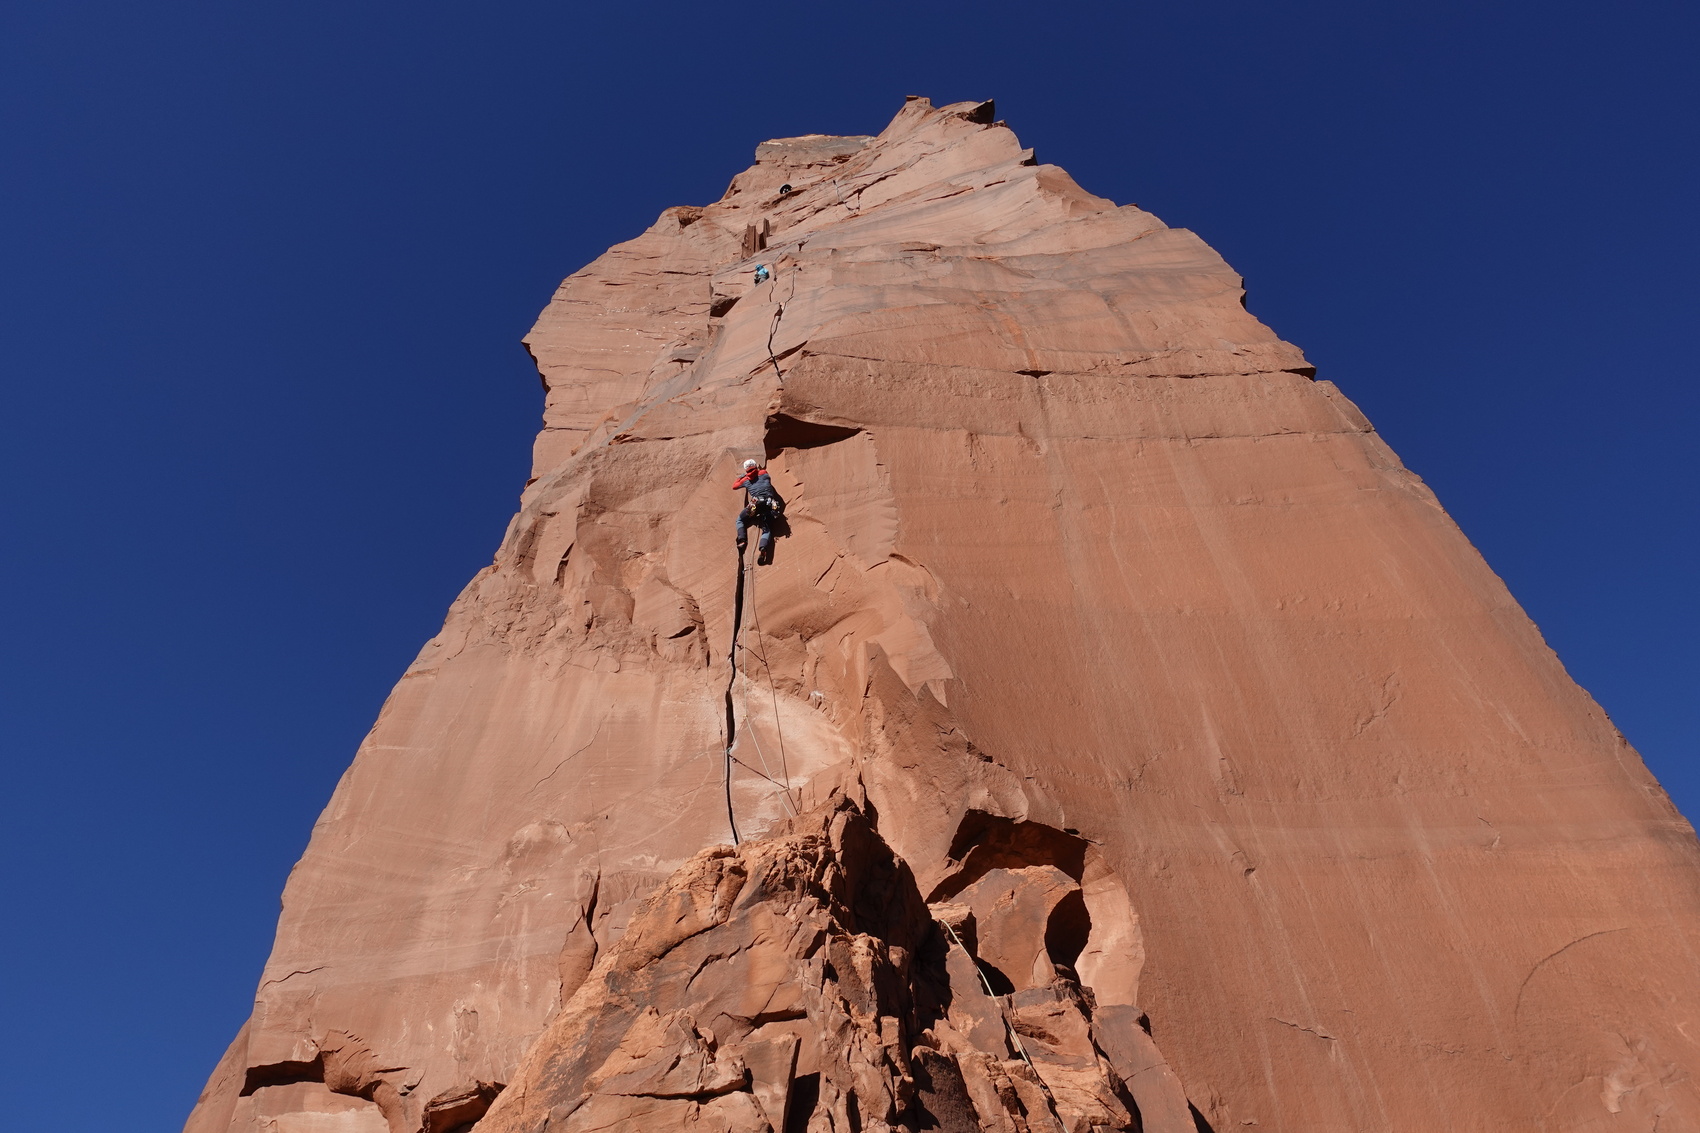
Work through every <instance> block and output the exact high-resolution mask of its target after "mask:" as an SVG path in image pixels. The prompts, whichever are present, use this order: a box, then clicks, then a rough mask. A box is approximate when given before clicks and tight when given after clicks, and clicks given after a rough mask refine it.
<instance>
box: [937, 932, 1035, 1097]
mask: <svg viewBox="0 0 1700 1133" xmlns="http://www.w3.org/2000/svg"><path fill="white" fill-rule="evenodd" d="M939 924H941V925H944V930H945V931H946V932H948V933H950V938H951V939H952V940H954V941H956V946H957V947H958V948H960V949H962V953H963V955H965V956H967V957H968V960H969V962H970V963H972V964H973V965H974V972H975V974H976V975H978V976H979V977H980V986H981V987H983V988H985V989H986V994H987V995H989V996H991V997H992V1002H993V1003H996V1004H997V1005H998V1018H1000V1019H1002V1020H1003V1025H1004V1030H1006V1031H1008V1032H1009V1038H1010V1041H1011V1042H1012V1043H1014V1044H1015V1053H1016V1054H1019V1055H1020V1056H1021V1061H1023V1062H1025V1063H1026V1064H1027V1069H1029V1070H1031V1071H1033V1078H1034V1080H1035V1081H1037V1082H1038V1083H1039V1089H1041V1090H1043V1091H1044V1092H1045V1100H1046V1101H1048V1102H1050V1103H1051V1108H1053V1109H1055V1108H1056V1104H1057V1099H1056V1098H1054V1097H1052V1096H1051V1088H1050V1087H1049V1086H1047V1085H1045V1078H1044V1076H1043V1075H1042V1074H1040V1073H1039V1068H1038V1067H1037V1066H1034V1065H1033V1060H1032V1059H1031V1058H1028V1057H1027V1048H1026V1047H1025V1046H1023V1045H1022V1043H1021V1035H1020V1034H1019V1033H1018V1032H1017V1031H1016V1029H1015V1024H1014V1023H1011V1022H1010V1021H1009V1013H1008V1012H1007V1011H1005V1010H1004V1002H1003V996H1001V995H999V994H998V993H997V992H995V991H993V990H992V981H991V980H989V979H987V978H986V973H985V970H984V969H982V968H981V967H980V962H979V961H978V960H976V959H974V953H972V952H970V951H968V946H967V945H966V944H964V943H962V938H961V937H960V936H957V935H956V930H955V929H954V928H952V927H951V926H950V922H949V921H940V922H939Z"/></svg>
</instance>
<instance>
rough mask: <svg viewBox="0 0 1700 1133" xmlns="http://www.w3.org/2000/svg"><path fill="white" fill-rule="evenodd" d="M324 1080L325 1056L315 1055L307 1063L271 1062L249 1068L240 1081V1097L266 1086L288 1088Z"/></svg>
mask: <svg viewBox="0 0 1700 1133" xmlns="http://www.w3.org/2000/svg"><path fill="white" fill-rule="evenodd" d="M324 1080H325V1056H324V1055H323V1054H316V1055H314V1056H313V1057H312V1059H311V1060H309V1061H307V1062H271V1063H267V1064H266V1065H264V1066H250V1067H248V1071H247V1073H246V1074H245V1075H244V1076H243V1079H242V1092H241V1094H240V1095H238V1096H240V1097H244V1098H245V1097H248V1096H249V1095H251V1094H252V1093H253V1092H254V1091H255V1090H259V1089H264V1088H265V1087H267V1086H288V1085H293V1084H294V1083H296V1082H323V1081H324Z"/></svg>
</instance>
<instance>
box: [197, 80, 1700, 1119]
mask: <svg viewBox="0 0 1700 1133" xmlns="http://www.w3.org/2000/svg"><path fill="white" fill-rule="evenodd" d="M1244 298H1245V293H1244V290H1243V288H1242V283H1241V280H1240V278H1239V276H1238V275H1236V274H1235V273H1234V271H1233V270H1232V269H1231V268H1230V267H1229V266H1228V265H1227V264H1226V263H1224V262H1223V261H1222V259H1221V257H1219V256H1218V255H1217V254H1216V253H1215V252H1214V251H1212V250H1211V249H1210V247H1209V246H1208V245H1206V244H1205V243H1204V242H1203V241H1202V240H1201V239H1200V238H1199V237H1198V236H1196V235H1194V234H1193V233H1191V232H1188V231H1186V230H1183V229H1173V228H1169V227H1168V226H1166V225H1165V224H1163V222H1162V221H1160V220H1158V219H1157V218H1156V217H1154V216H1152V215H1151V214H1149V213H1147V212H1144V211H1142V210H1141V209H1139V208H1137V207H1135V206H1133V205H1119V206H1118V205H1116V204H1115V203H1113V202H1112V201H1109V200H1106V199H1105V198H1102V197H1099V196H1096V195H1094V194H1092V193H1090V192H1088V191H1087V190H1085V189H1083V188H1081V187H1080V186H1079V185H1077V184H1076V183H1075V182H1074V180H1073V179H1072V178H1071V177H1070V176H1069V175H1068V174H1067V173H1066V172H1064V171H1063V170H1062V169H1060V168H1057V167H1056V166H1052V165H1044V164H1040V163H1038V161H1037V160H1036V159H1035V157H1034V155H1033V151H1031V150H1028V149H1024V148H1023V147H1022V144H1021V142H1020V141H1019V140H1017V138H1016V136H1015V134H1014V133H1013V132H1012V131H1011V130H1010V129H1009V128H1008V127H1007V126H1006V125H1005V124H1004V123H1003V122H1001V121H998V120H996V116H995V110H994V108H993V106H992V104H991V103H990V102H983V103H958V104H954V105H949V106H941V107H935V106H933V105H932V104H931V103H930V102H928V101H927V100H926V99H920V98H911V99H909V100H908V101H906V102H905V104H904V106H903V108H902V109H901V110H900V111H899V112H898V114H897V116H896V117H895V118H894V119H893V120H892V121H891V123H890V124H889V125H888V126H887V127H886V128H885V129H884V130H883V131H882V132H881V133H880V134H879V135H878V136H874V137H836V136H828V135H814V134H811V135H805V136H802V137H795V138H778V139H774V140H771V141H767V142H763V143H761V144H760V145H759V146H758V147H757V149H756V153H755V162H754V164H753V165H752V166H751V167H750V168H748V169H747V170H745V171H744V172H742V173H740V174H738V175H737V176H736V177H735V178H734V179H733V180H732V183H731V185H730V186H729V187H728V189H727V191H726V193H725V195H724V196H723V197H722V198H721V199H720V200H718V201H716V202H714V203H712V204H708V205H705V206H680V207H675V208H670V209H668V210H666V211H665V212H663V213H662V214H661V216H660V217H659V218H658V219H657V220H656V221H655V223H654V224H652V225H651V226H650V227H649V228H648V230H646V231H645V232H643V233H641V234H640V235H638V236H636V237H635V238H634V239H632V240H629V241H627V242H626V243H623V244H619V245H616V246H615V247H613V248H611V249H610V250H609V251H608V252H607V253H605V254H604V255H603V256H601V257H600V258H598V259H597V260H596V261H595V262H593V263H591V264H590V265H588V266H586V267H584V268H582V269H580V270H579V271H576V272H574V273H573V274H572V275H570V276H568V277H567V278H566V279H565V280H564V281H563V282H562V284H561V286H560V288H559V289H558V290H557V291H556V293H555V295H554V297H553V298H552V299H551V301H550V303H549V305H548V306H547V307H546V308H545V309H544V311H543V312H542V314H541V315H540V317H539V318H538V321H537V323H536V325H535V327H534V328H533V329H532V330H531V332H530V333H529V334H528V335H527V336H526V339H525V342H526V345H527V347H528V348H529V350H530V351H531V354H532V356H533V357H534V358H535V359H536V363H537V368H538V371H539V372H540V374H541V375H542V379H543V383H544V387H545V389H546V391H547V395H546V399H545V405H544V412H543V425H542V430H541V432H540V433H539V435H538V438H537V441H536V445H535V448H534V452H533V466H532V473H531V479H530V480H529V482H528V483H527V485H526V487H525V489H524V493H523V496H522V498H521V504H520V509H519V512H518V514H517V515H516V516H515V517H514V519H513V521H512V522H511V524H510V525H509V527H508V530H507V533H506V535H505V536H504V538H503V540H502V543H501V546H500V547H499V548H498V549H497V552H496V555H495V559H494V561H493V562H492V564H491V565H490V566H489V567H487V568H485V569H484V570H482V571H480V572H479V573H478V574H477V575H476V576H475V577H474V578H473V579H472V580H471V582H470V583H469V584H468V585H467V587H466V589H465V590H464V591H463V592H462V594H461V595H460V597H459V598H458V599H457V600H456V601H455V603H454V605H453V606H452V608H451V609H450V610H449V613H448V618H447V621H446V623H445V624H444V626H443V628H442V630H441V632H440V633H438V634H437V636H436V637H434V638H432V639H431V640H430V641H429V642H428V643H427V644H426V645H425V646H424V648H423V649H422V650H421V651H420V654H419V656H418V658H417V659H416V660H415V661H414V662H413V664H412V665H411V666H410V667H409V668H408V670H407V672H406V674H405V675H404V676H403V678H402V679H401V681H400V682H399V683H398V684H397V686H396V688H395V691H394V692H393V693H392V695H391V697H390V699H389V701H388V702H387V703H386V704H385V706H384V708H383V710H382V712H381V714H380V715H379V718H378V720H377V723H376V725H375V726H374V727H373V729H372V731H371V733H370V735H369V736H368V737H367V739H366V741H365V742H364V743H363V744H362V745H361V747H360V750H359V751H358V753H357V754H356V756H355V758H354V762H353V764H352V766H351V767H350V768H349V770H348V772H347V773H346V774H345V775H344V776H343V779H342V781H341V783H340V784H339V785H338V787H337V789H336V792H335V794H334V795H333V796H332V798H331V800H330V802H329V805H328V806H327V808H326V810H325V812H324V814H323V816H322V817H321V818H320V820H319V822H318V823H317V825H316V826H315V827H314V830H313V834H312V840H311V842H310V844H309V845H308V848H307V850H306V852H305V854H304V855H303V857H302V859H301V861H300V863H299V865H298V866H297V867H296V869H295V870H294V872H293V873H292V874H291V876H290V879H289V882H288V885H287V887H286V889H285V892H284V899H283V911H282V915H281V917H280V920H279V924H278V931H277V938H276V943H275V946H274V948H273V951H272V954H271V958H270V959H269V961H268V962H267V964H266V968H265V971H264V972H263V974H262V976H261V979H260V982H259V988H258V990H257V992H256V995H255V1001H254V1009H253V1014H252V1016H251V1017H250V1019H249V1020H248V1022H247V1023H246V1024H245V1025H244V1026H243V1028H242V1029H241V1031H240V1032H239V1033H238V1034H237V1036H236V1037H235V1039H234V1041H233V1042H232V1044H231V1046H230V1049H229V1051H228V1052H227V1054H226V1055H225V1057H224V1059H223V1061H222V1062H221V1063H220V1064H219V1066H218V1067H217V1068H216V1070H215V1071H214V1073H213V1075H212V1078H211V1080H210V1081H209V1083H208V1085H207V1087H206V1090H205V1091H204V1093H203V1095H202V1097H201V1100H200V1103H199V1104H198V1106H197V1107H196V1109H195V1112H194V1113H193V1115H192V1116H191V1117H190V1119H189V1124H188V1131H189V1133H262V1131H264V1133H272V1131H276V1133H450V1131H455V1133H465V1131H466V1130H469V1129H473V1128H476V1129H477V1130H478V1133H542V1131H549V1133H569V1131H572V1133H576V1131H585V1133H588V1131H591V1130H646V1131H647V1130H658V1129H674V1128H681V1129H682V1128H687V1127H688V1128H697V1129H704V1130H725V1131H728V1133H732V1131H736V1133H804V1131H807V1133H828V1131H832V1133H842V1131H845V1130H897V1129H907V1130H923V1129H944V1130H950V1131H952V1133H972V1131H979V1130H984V1131H993V1130H996V1131H1001V1133H1017V1131H1022V1133H1037V1131H1040V1130H1044V1131H1053V1130H1055V1131H1062V1130H1067V1131H1068V1133H1086V1131H1088V1130H1094V1131H1098V1130H1128V1131H1132V1130H1140V1129H1143V1130H1144V1131H1145V1133H1196V1130H1199V1129H1211V1130H1215V1131H1216V1133H1226V1131H1227V1130H1229V1129H1240V1128H1243V1127H1253V1126H1255V1127H1257V1128H1259V1129H1263V1130H1292V1131H1304V1133H1318V1131H1353V1133H1357V1131H1362V1130H1372V1129H1374V1130H1411V1131H1433V1130H1452V1131H1465V1130H1483V1131H1487V1130H1493V1131H1496V1133H1500V1131H1504V1130H1513V1129H1516V1130H1523V1129H1528V1130H1553V1131H1558V1130H1606V1129H1614V1130H1615V1129H1625V1130H1630V1129H1634V1130H1650V1129H1653V1128H1655V1127H1658V1128H1663V1129H1679V1128H1696V1127H1700V1092H1697V1089H1696V1086H1695V1084H1694V1079H1693V1075H1694V1072H1695V1071H1696V1069H1697V1068H1700V1046H1697V1044H1700V1033H1695V1032H1694V1028H1693V1027H1692V1026H1691V1025H1690V1024H1691V1020H1692V1018H1693V1016H1694V1013H1695V1012H1696V1011H1697V1010H1700V971H1697V969H1696V967H1695V965H1694V963H1693V957H1694V956H1695V954H1696V949H1697V947H1700V885H1697V884H1696V880H1697V878H1700V873H1697V872H1696V871H1697V867H1700V843H1697V842H1696V839H1695V836H1694V831H1693V830H1692V828H1691V827H1690V826H1689V824H1688V823H1687V822H1686V821H1684V820H1683V819H1682V817H1681V816H1680V815H1679V814H1678V813H1677V812H1676V811H1675V809H1674V808H1673V807H1672V805H1671V804H1670V802H1669V800H1668V799H1667V798H1666V796H1665V794H1664V792H1663V791H1662V790H1661V789H1660V787H1659V786H1658V784H1657V783H1656V782H1655V781H1654V780H1653V778H1652V776H1651V775H1650V774H1649V773H1648V772H1647V770H1646V768H1645V767H1644V766H1643V764H1642V762H1641V760H1640V758H1639V757H1638V756H1637V755H1636V753H1635V752H1634V751H1633V750H1632V749H1631V748H1630V747H1629V746H1628V745H1627V744H1626V743H1625V742H1624V740H1623V738H1622V737H1621V736H1620V735H1619V734H1618V733H1617V731H1616V730H1615V729H1614V728H1613V726H1612V725H1611V723H1610V721H1609V720H1607V718H1606V716H1605V714H1604V713H1603V712H1602V711H1601V710H1600V708H1599V706H1598V705H1596V704H1595V703H1594V702H1593V700H1592V699H1591V698H1590V697H1589V696H1588V695H1587V693H1586V692H1584V691H1583V690H1582V689H1580V688H1579V687H1577V685H1576V684H1575V683H1574V682H1573V681H1572V680H1571V679H1570V677H1569V676H1568V675H1567V673H1566V672H1565V670H1564V668H1563V666H1562V665H1561V664H1560V662H1559V661H1558V659H1557V657H1556V656H1555V655H1554V654H1553V652H1552V651H1551V650H1550V649H1549V648H1548V647H1547V645H1546V643H1545V642H1544V641H1543V640H1542V638H1541V636H1540V633H1539V631H1538V630H1537V629H1536V627H1535V626H1534V625H1533V624H1532V623H1531V622H1530V620H1529V619H1528V617H1527V616H1526V615H1525V614H1524V613H1523V611H1522V610H1521V609H1520V608H1519V606H1518V605H1517V603H1516V601H1515V600H1514V599H1513V598H1512V596H1511V595H1510V594H1509V593H1508V592H1507V590H1506V588H1505V586H1504V585H1503V583H1501V581H1500V580H1499V579H1498V578H1497V577H1496V576H1495V575H1494V573H1493V572H1492V570H1490V569H1489V567H1488V566H1487V564H1486V563H1484V562H1483V560H1482V558H1481V556H1480V555H1479V554H1478V553H1477V552H1476V550H1475V549H1474V548H1473V547H1472V546H1471V545H1470V543H1469V541H1468V540H1467V539H1466V538H1465V537H1464V535H1463V534H1462V533H1461V532H1460V531H1459V529H1458V527H1457V526H1456V525H1455V524H1454V523H1453V522H1452V520H1451V519H1450V518H1449V517H1448V516H1447V515H1446V513H1445V511H1444V510H1443V509H1442V508H1441V505H1440V503H1439V502H1438V501H1437V500H1436V498H1435V496H1434V495H1433V493H1431V492H1430V491H1429V490H1428V488H1427V487H1426V486H1425V485H1424V484H1423V482H1422V481H1421V480H1420V479H1419V478H1418V477H1417V476H1416V475H1414V474H1413V473H1412V472H1410V471H1408V470H1407V469H1406V468H1405V467H1404V466H1403V465H1402V464H1401V463H1400V461H1399V459H1398V458H1397V457H1396V456H1395V455H1394V454H1393V452H1392V451H1391V450H1390V449H1389V448H1388V447H1387V445H1386V444H1385V443H1384V442H1383V441H1382V440H1381V438H1380V437H1379V436H1378V435H1377V434H1376V432H1375V431H1374V429H1373V428H1372V427H1371V425H1370V424H1369V423H1368V422H1367V421H1366V420H1365V418H1364V416H1363V415H1362V414H1361V413H1360V412H1359V411H1358V410H1357V408H1356V407H1355V406H1353V405H1352V403H1351V402H1350V401H1348V400H1347V398H1346V397H1345V396H1344V395H1343V394H1342V393H1341V392H1340V390H1339V389H1337V388H1336V387H1335V385H1334V384H1332V383H1331V382H1330V381H1324V380H1318V378H1317V375H1316V372H1315V370H1314V369H1313V367H1312V366H1311V365H1310V364H1309V363H1308V362H1307V361H1306V359H1305V357H1304V355H1303V354H1302V352H1301V351H1300V350H1299V349H1298V348H1297V347H1295V346H1293V345H1292V344H1290V343H1288V342H1285V341H1283V340H1282V339H1281V338H1279V337H1278V336H1277V335H1276V334H1275V333H1274V332H1273V331H1272V330H1270V329H1269V328H1268V327H1266V326H1264V325H1263V324H1262V323H1261V322H1259V321H1258V320H1257V319H1256V318H1255V317H1254V316H1253V315H1252V314H1251V313H1250V311H1248V310H1247V307H1246V304H1245V302H1244ZM1330 376H1335V375H1330ZM1338 377H1339V378H1340V379H1341V380H1342V381H1344V382H1346V383H1347V384H1349V382H1350V375H1338ZM746 460H754V461H755V462H756V463H757V465H758V466H759V467H760V469H764V470H765V472H766V474H767V476H768V478H769V481H768V482H770V483H771V486H772V489H773V490H774V491H775V492H776V493H777V496H778V497H780V498H782V500H783V505H782V510H779V509H780V508H781V505H779V504H775V505H773V506H772V507H767V506H766V505H759V506H758V505H757V503H752V504H751V505H750V506H751V508H752V512H751V515H753V517H754V518H753V519H750V518H749V517H746V518H747V519H748V520H749V522H750V523H751V524H752V525H754V526H756V527H757V528H758V530H759V531H760V532H761V533H762V535H763V541H764V542H765V541H767V538H768V536H769V535H771V536H777V538H772V540H771V542H772V548H771V554H772V562H771V564H766V563H764V564H762V565H757V562H756V557H755V556H756V553H757V551H756V549H755V548H751V549H750V551H749V552H748V553H747V554H741V553H740V551H739V549H738V547H737V546H736V545H735V544H734V523H735V521H736V520H737V518H738V516H739V514H740V509H741V508H743V507H745V506H746V503H745V499H744V495H745V492H744V489H743V488H735V487H734V485H735V483H738V482H740V475H741V474H742V472H743V466H744V462H745V461H746ZM750 541H751V542H755V541H756V539H755V538H754V537H752V538H751V539H750Z"/></svg>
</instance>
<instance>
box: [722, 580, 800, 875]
mask: <svg viewBox="0 0 1700 1133" xmlns="http://www.w3.org/2000/svg"><path fill="white" fill-rule="evenodd" d="M746 576H748V577H749V579H750V583H749V588H750V612H751V615H752V616H753V617H754V619H755V630H756V640H757V642H758V643H759V642H760V641H761V614H760V613H759V612H758V611H757V610H756V609H755V597H756V587H755V568H754V567H752V566H749V565H748V564H747V563H745V561H744V555H743V553H742V552H740V553H739V555H738V585H737V588H736V589H735V590H734V591H733V597H732V648H731V649H730V650H729V651H728V653H727V656H726V661H727V664H728V665H730V666H731V674H730V676H729V677H728V678H727V680H726V756H725V786H726V823H727V825H728V826H730V827H731V829H732V844H733V845H735V846H736V845H741V844H742V841H743V839H742V838H741V837H740V835H739V833H738V816H737V814H736V812H735V811H734V809H733V806H732V765H733V764H737V765H738V766H739V767H743V768H747V769H748V770H750V771H752V772H754V773H755V774H757V775H760V776H761V777H762V778H763V779H766V780H767V781H768V782H769V783H772V784H773V785H774V786H775V787H777V788H779V791H780V794H781V795H782V796H783V797H784V799H785V806H786V808H787V809H788V810H790V812H791V813H792V814H793V815H795V814H796V813H797V804H796V802H795V801H793V799H792V798H791V771H790V768H789V766H788V765H787V763H786V759H785V732H784V730H783V729H782V728H781V726H780V722H779V690H778V689H777V688H775V687H774V684H773V667H772V665H770V664H769V663H768V660H767V647H766V646H765V645H763V646H762V649H761V652H760V653H758V654H756V656H757V658H758V659H760V661H761V663H762V667H763V668H764V669H765V670H766V671H767V684H768V690H769V692H770V693H771V694H772V696H773V731H774V735H775V736H777V737H778V739H779V769H780V774H781V775H782V776H784V781H783V782H781V781H780V780H778V779H775V778H774V777H773V773H772V769H771V768H769V767H768V763H767V753H765V752H764V751H762V747H761V738H760V737H759V736H758V735H757V734H756V730H755V728H754V727H751V728H750V739H751V741H752V742H753V743H754V744H755V749H756V755H757V757H758V758H759V759H760V760H761V767H762V769H761V770H759V771H758V770H756V768H754V767H751V766H750V765H749V764H747V763H745V762H744V761H743V760H741V759H739V758H738V757H737V756H736V755H734V754H732V749H733V748H735V747H737V745H738V713H737V707H736V704H735V702H734V700H733V690H734V689H735V688H736V687H737V685H738V678H739V677H740V676H742V677H743V678H744V716H745V719H746V720H747V719H749V718H750V717H751V716H752V715H753V713H751V712H750V686H749V673H748V666H742V667H741V666H739V664H738V652H739V650H740V649H742V650H743V651H744V652H745V653H746V654H747V653H749V652H750V650H749V649H748V647H746V646H744V645H743V643H742V642H741V641H740V638H741V636H742V633H743V628H744V579H745V577H746Z"/></svg>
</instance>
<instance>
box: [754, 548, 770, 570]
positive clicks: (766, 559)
mask: <svg viewBox="0 0 1700 1133" xmlns="http://www.w3.org/2000/svg"><path fill="white" fill-rule="evenodd" d="M756 565H757V566H772V565H773V548H772V547H764V548H763V549H762V550H759V551H757V552H756Z"/></svg>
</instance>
